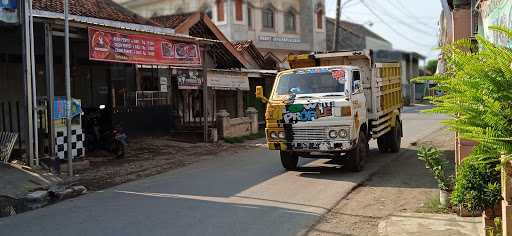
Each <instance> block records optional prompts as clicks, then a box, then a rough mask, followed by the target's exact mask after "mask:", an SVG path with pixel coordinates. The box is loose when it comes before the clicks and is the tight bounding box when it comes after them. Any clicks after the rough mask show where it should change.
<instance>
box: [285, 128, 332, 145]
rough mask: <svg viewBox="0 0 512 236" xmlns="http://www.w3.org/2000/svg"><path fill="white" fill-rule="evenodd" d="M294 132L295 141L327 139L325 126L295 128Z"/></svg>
mask: <svg viewBox="0 0 512 236" xmlns="http://www.w3.org/2000/svg"><path fill="white" fill-rule="evenodd" d="M292 133H293V141H294V142H303V141H325V140H326V139H327V131H326V128H324V127H317V128H294V129H292Z"/></svg>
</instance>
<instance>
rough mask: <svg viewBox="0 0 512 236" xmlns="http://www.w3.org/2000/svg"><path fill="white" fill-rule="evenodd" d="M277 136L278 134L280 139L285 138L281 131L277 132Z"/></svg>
mask: <svg viewBox="0 0 512 236" xmlns="http://www.w3.org/2000/svg"><path fill="white" fill-rule="evenodd" d="M277 136H278V137H279V138H280V139H285V138H286V134H285V133H284V132H283V131H281V132H279V134H277Z"/></svg>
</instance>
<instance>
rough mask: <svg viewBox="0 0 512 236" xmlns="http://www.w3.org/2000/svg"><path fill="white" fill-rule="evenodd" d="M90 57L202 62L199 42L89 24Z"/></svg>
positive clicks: (164, 62)
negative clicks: (182, 40) (133, 32)
mask: <svg viewBox="0 0 512 236" xmlns="http://www.w3.org/2000/svg"><path fill="white" fill-rule="evenodd" d="M89 59H90V60H95V61H111V62H121V63H132V64H151V65H182V66H184V65H188V66H200V65H201V56H200V52H199V46H198V45H197V44H195V43H184V42H177V41H171V40H168V39H165V38H162V37H158V36H153V35H143V34H128V33H124V32H118V31H115V30H110V29H109V30H106V29H99V28H94V27H89Z"/></svg>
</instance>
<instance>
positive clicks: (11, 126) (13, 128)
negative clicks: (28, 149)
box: [0, 101, 23, 149]
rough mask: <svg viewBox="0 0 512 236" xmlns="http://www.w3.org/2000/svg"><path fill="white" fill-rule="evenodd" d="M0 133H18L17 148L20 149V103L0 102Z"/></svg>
mask: <svg viewBox="0 0 512 236" xmlns="http://www.w3.org/2000/svg"><path fill="white" fill-rule="evenodd" d="M0 131H5V132H13V133H18V134H19V135H18V136H19V138H18V142H17V143H18V148H20V149H21V144H22V137H23V135H21V133H22V132H21V104H20V101H0Z"/></svg>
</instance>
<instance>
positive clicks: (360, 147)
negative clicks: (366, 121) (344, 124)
mask: <svg viewBox="0 0 512 236" xmlns="http://www.w3.org/2000/svg"><path fill="white" fill-rule="evenodd" d="M369 150H370V146H369V145H368V139H367V138H366V135H365V134H364V133H363V132H359V140H358V142H357V146H356V147H355V148H354V149H353V150H352V151H350V152H348V153H347V155H348V158H349V159H348V163H347V167H348V169H349V170H350V171H352V172H360V171H362V170H363V168H364V164H366V158H367V157H368V152H369Z"/></svg>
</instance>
